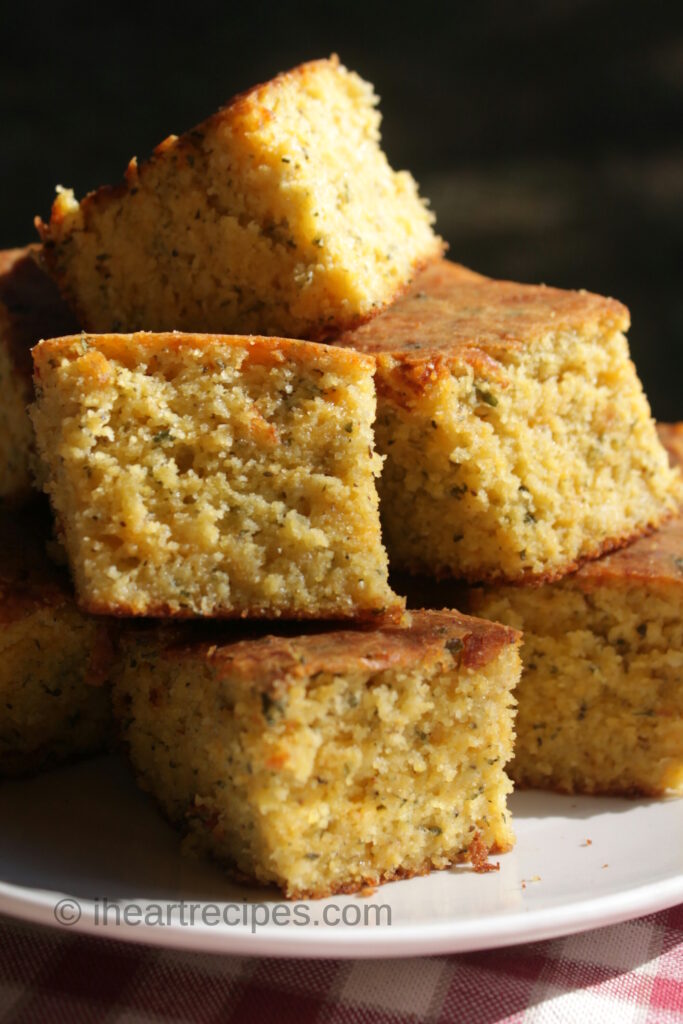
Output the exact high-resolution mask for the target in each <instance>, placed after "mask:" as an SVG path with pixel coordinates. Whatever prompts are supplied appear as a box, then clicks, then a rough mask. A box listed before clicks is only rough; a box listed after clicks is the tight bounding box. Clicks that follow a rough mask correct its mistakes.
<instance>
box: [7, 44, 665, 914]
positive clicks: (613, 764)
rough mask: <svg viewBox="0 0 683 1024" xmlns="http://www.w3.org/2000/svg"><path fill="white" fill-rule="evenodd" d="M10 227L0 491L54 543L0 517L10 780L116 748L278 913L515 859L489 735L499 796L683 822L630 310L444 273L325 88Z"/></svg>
mask: <svg viewBox="0 0 683 1024" xmlns="http://www.w3.org/2000/svg"><path fill="white" fill-rule="evenodd" d="M37 226H38V229H39V231H40V235H41V238H42V249H38V247H36V248H35V249H31V250H30V251H29V250H27V251H26V252H25V253H23V254H8V256H7V259H6V262H5V263H4V264H2V267H0V269H3V270H4V273H3V275H2V277H0V303H4V306H2V305H0V372H2V375H3V381H4V382H5V391H6V394H7V396H8V401H7V405H6V408H8V409H9V410H10V412H9V414H6V420H0V435H2V436H0V465H1V469H0V472H1V474H2V476H1V477H0V494H2V495H5V496H6V503H7V504H8V505H9V500H10V498H11V500H12V502H13V503H14V508H15V510H16V508H17V507H18V505H19V503H20V502H21V501H25V500H26V494H27V490H28V487H29V480H30V474H29V467H30V466H33V473H34V476H35V479H36V481H37V486H38V487H40V488H41V489H42V490H44V491H45V492H46V494H47V495H48V497H49V502H50V507H51V513H52V517H53V522H54V527H55V530H56V538H57V540H58V542H59V544H55V543H54V542H53V543H51V544H50V543H46V538H45V536H44V531H43V527H42V526H41V528H40V530H37V529H36V528H35V527H33V526H32V521H31V518H30V517H29V518H28V519H27V520H26V523H25V525H24V524H23V523H22V524H18V523H17V516H18V513H17V512H16V511H14V513H12V512H11V511H8V512H7V515H8V516H10V518H12V520H13V522H12V528H13V529H14V531H15V539H14V540H13V542H12V543H13V546H14V548H18V549H21V548H22V547H23V548H25V549H26V550H27V552H30V554H31V557H30V559H24V561H22V560H19V562H20V563H21V564H17V565H14V564H12V565H11V566H9V567H8V568H7V571H5V570H3V574H2V606H3V608H4V609H5V610H4V611H3V613H2V616H1V617H0V622H1V623H2V631H1V632H0V643H2V644H3V646H4V647H5V649H6V650H7V651H8V652H11V657H12V659H13V661H12V663H11V664H10V663H9V661H8V658H5V659H4V665H3V668H1V669H0V691H1V692H2V695H3V701H2V705H1V707H2V710H0V770H5V768H8V769H9V770H15V771H16V770H18V769H24V770H26V769H35V768H37V767H42V766H43V765H44V764H46V763H54V762H56V761H58V760H60V759H64V758H65V757H70V756H74V755H76V754H82V753H85V752H88V751H91V750H94V749H98V748H99V749H101V748H102V747H103V746H105V745H106V744H107V743H109V742H110V741H111V737H112V735H113V734H114V733H116V734H117V735H118V736H119V738H120V739H121V740H122V741H123V746H124V748H125V749H126V750H127V752H128V754H129V756H130V759H131V761H132V764H133V767H134V769H135V772H136V775H137V777H138V779H139V782H140V784H141V785H142V786H143V787H144V788H145V789H147V790H148V791H149V792H151V793H152V794H153V796H154V797H155V798H156V800H157V802H158V804H159V805H160V807H161V809H162V810H163V812H164V813H165V814H166V815H167V817H168V818H169V819H170V820H171V821H173V822H174V823H176V824H177V825H178V827H179V828H180V829H181V831H182V832H183V833H185V835H186V842H187V844H188V845H190V846H191V847H193V848H195V849H198V850H201V851H203V852H206V853H208V854H210V855H211V856H213V857H214V858H216V859H218V860H219V861H220V862H222V863H224V864H225V865H226V867H228V868H229V869H230V870H232V871H234V872H237V873H238V874H239V875H240V876H246V877H250V878H255V879H257V880H259V881H261V882H264V883H276V884H277V885H279V886H280V887H281V888H282V889H283V891H284V892H285V893H286V894H287V895H288V896H321V895H325V894H328V893H330V892H350V891H355V890H357V889H360V888H362V887H363V886H365V885H373V884H376V883H378V882H380V881H385V880H389V879H393V878H400V877H407V876H410V875H414V874H418V873H422V872H425V871H428V870H430V869H433V868H443V867H446V866H448V865H450V864H453V863H456V862H458V861H461V860H469V861H470V862H471V863H473V864H474V866H475V867H476V868H483V867H485V866H486V858H487V856H488V854H489V853H490V852H493V851H499V852H502V851H504V850H506V849H508V848H510V846H511V845H512V843H513V841H514V836H513V832H512V828H511V823H510V817H509V813H508V810H507V806H506V800H507V796H508V794H509V792H510V790H511V788H512V783H511V781H510V779H509V777H508V774H506V764H507V762H508V761H510V759H511V757H512V754H513V743H514V738H515V736H514V734H515V709H516V707H517V705H518V713H517V718H516V721H517V725H516V731H517V742H516V746H515V757H514V760H513V761H512V765H511V769H512V776H513V778H514V779H515V780H516V781H518V782H519V783H520V784H525V785H542V786H548V787H551V788H557V789H569V790H575V791H586V792H633V793H640V792H647V793H662V792H665V791H677V790H678V791H683V742H682V737H681V730H682V729H683V680H682V678H681V675H682V671H681V670H682V668H683V635H682V630H683V627H682V626H681V618H682V616H681V612H682V610H683V550H682V548H681V545H682V540H683V530H682V528H681V526H680V523H681V520H680V519H676V518H674V517H675V516H676V513H677V511H678V508H679V504H680V502H681V500H683V492H682V490H681V484H680V474H679V472H678V470H677V469H676V468H675V466H674V465H673V464H671V465H670V463H669V459H668V457H667V452H666V450H665V445H666V447H668V448H669V450H670V451H672V452H674V453H675V452H679V456H681V457H683V452H681V449H682V448H683V442H682V441H681V431H679V430H678V429H677V428H669V429H668V430H663V432H662V437H661V439H660V437H658V434H657V429H656V427H655V424H654V423H653V421H652V418H651V416H650V411H649V407H648V404H647V400H646V398H645V396H644V394H643V390H642V387H641V385H640V382H639V380H638V377H637V375H636V371H635V368H634V366H633V364H632V363H631V361H630V359H629V354H628V346H627V342H626V339H625V336H624V332H625V330H626V329H627V327H628V313H627V311H626V309H625V308H624V307H623V306H621V305H620V304H619V303H618V302H615V301H614V300H611V299H602V298H600V297H598V296H595V295H590V294H588V293H584V292H581V293H574V292H563V291H559V290H557V289H553V288H546V287H533V286H528V285H516V284H512V283H509V282H497V281H492V280H490V279H488V278H485V277H482V276H480V275H478V274H475V273H473V272H472V271H469V270H466V269H465V268H463V267H461V266H459V265H457V264H455V263H451V262H448V261H447V260H445V259H444V258H443V251H444V246H443V243H442V242H441V240H440V239H439V238H438V237H437V236H436V235H435V234H434V231H433V216H432V214H431V213H430V212H429V210H428V209H427V206H426V204H425V202H424V201H423V200H422V199H421V198H420V197H419V194H418V190H417V186H416V184H415V182H414V180H413V179H412V177H411V176H410V175H409V174H408V173H407V172H400V173H397V172H395V171H393V170H392V169H391V167H390V166H389V164H388V162H387V160H386V157H385V156H384V154H383V152H382V150H381V148H380V145H379V114H378V112H377V109H376V97H375V95H374V93H373V90H372V87H371V86H369V85H368V84H367V83H365V82H363V81H362V80H361V79H360V78H359V77H358V76H357V75H355V74H353V73H352V72H349V71H347V70H346V69H345V68H344V67H343V66H342V65H340V64H339V62H338V60H337V59H336V58H331V59H330V60H324V61H316V62H314V63H311V64H306V65H302V66H301V67H299V68H295V69H294V70H293V71H291V72H288V73H286V74H282V75H279V76H278V77H276V78H275V79H273V80H272V81H271V82H268V83H266V84H265V85H262V86H258V87H256V88H254V89H252V90H250V91H249V92H247V93H245V94H243V95H241V96H238V97H237V98H236V99H235V100H233V101H232V102H231V103H230V104H228V105H227V106H226V107H224V108H223V109H222V110H220V111H219V112H218V113H217V114H215V115H213V116H212V117H210V118H209V119H208V120H207V121H205V122H204V123H202V124H201V125H199V127H198V128H196V129H194V130H192V131H190V132H189V133H187V134H186V135H184V136H182V137H180V138H177V137H175V136H173V137H171V138H169V139H167V140H166V141H165V142H163V143H162V144H161V145H160V146H158V147H157V149H156V150H155V152H154V154H153V156H152V157H151V158H150V159H149V160H148V161H146V162H145V163H142V164H140V165H139V166H138V164H137V162H136V161H135V160H133V161H131V163H130V164H129V167H128V170H127V172H126V176H125V181H124V182H123V183H122V184H121V185H120V186H118V187H116V188H102V189H100V190H99V191H97V192H94V193H91V194H90V195H88V196H87V197H86V198H85V199H84V200H82V201H81V202H80V203H79V202H78V201H77V200H76V199H75V198H74V196H73V193H71V192H70V191H68V190H64V189H60V190H59V194H58V197H57V200H56V201H55V204H54V206H53V210H52V215H51V217H50V220H49V222H48V223H43V222H42V221H40V220H38V221H37ZM17 261H20V262H23V263H26V264H27V266H29V267H30V273H31V275H32V277H33V278H35V282H36V285H35V295H34V296H33V297H30V298H29V299H28V300H26V301H24V302H23V304H17V303H16V302H15V303H14V305H13V306H12V305H11V303H10V302H9V301H7V299H6V296H7V295H9V294H10V291H11V290H10V291H8V289H7V288H4V287H3V285H2V281H3V280H6V279H8V278H9V277H11V275H12V274H13V273H14V271H13V269H12V268H13V267H14V265H15V264H16V263H17ZM38 261H40V263H41V266H42V269H41V266H39V262H38ZM5 268H7V269H5ZM53 281H54V282H56V284H57V286H58V289H59V292H60V293H61V296H62V298H61V299H60V298H59V297H58V295H57V293H56V291H55V289H54V285H53V283H52V282H53ZM40 311H42V312H45V313H46V316H44V317H42V319H40V318H38V312H40ZM71 317H73V318H75V320H76V322H77V325H78V330H74V329H73V328H72V327H71V326H69V318H71ZM41 339H42V340H41ZM36 342H39V343H38V344H36V345H35V347H34V348H33V363H34V386H35V400H34V402H33V405H32V408H31V418H32V423H33V428H34V431H35V435H34V434H33V433H32V431H31V429H30V426H29V421H28V418H27V415H26V406H27V404H28V403H29V402H30V401H31V393H30V392H31V388H30V383H29V382H28V380H27V376H26V372H25V363H26V359H27V354H28V350H29V348H30V347H31V345H33V344H34V343H36ZM34 436H35V442H34ZM662 442H664V443H662ZM34 444H35V450H34ZM36 452H37V457H36ZM674 461H675V459H674ZM33 501H34V504H35V503H37V502H38V498H37V497H36V498H35V499H33ZM43 512H44V510H42V512H41V511H40V510H39V511H38V512H36V513H31V515H38V516H40V515H41V514H43ZM21 516H22V519H23V518H24V512H22V513H21ZM380 524H381V525H380ZM659 528H661V529H660V532H658V533H653V532H652V531H655V530H657V529H659ZM22 531H23V532H22ZM41 531H43V532H41ZM647 534H652V535H651V536H649V537H647V538H646V539H642V540H637V538H639V537H644V536H645V535H647ZM382 535H383V537H384V542H385V543H386V549H385V547H384V544H383V539H382ZM16 538H18V539H16ZM632 542H633V543H632ZM629 544H631V546H630V547H627V545H629ZM620 548H623V549H624V550H623V551H622V552H620V553H618V552H617V549H620ZM48 550H49V551H50V553H51V554H52V555H53V556H54V555H55V553H56V552H57V551H58V550H59V551H61V552H62V553H63V557H65V559H66V562H67V563H68V567H69V570H70V579H71V583H68V582H67V581H66V580H65V578H64V576H63V575H62V574H63V572H64V570H62V569H57V568H51V567H50V565H49V559H48ZM610 551H612V552H617V553H614V554H611V555H609V554H607V552H610ZM10 561H17V560H16V559H14V560H10ZM390 566H391V569H392V571H400V572H402V573H403V574H404V575H402V576H400V577H398V576H397V577H395V578H396V579H401V580H402V581H403V582H402V584H401V587H400V588H398V589H403V590H404V591H406V592H407V593H408V594H409V595H412V596H413V597H411V601H410V602H409V603H410V604H411V605H414V608H413V609H412V610H410V611H406V602H405V598H403V597H401V596H398V595H397V594H396V593H395V592H394V589H392V586H391V585H390V582H389V568H390ZM437 581H441V582H437ZM448 581H460V584H462V586H461V585H458V586H457V589H455V588H454V586H453V584H452V583H451V582H448ZM72 587H73V590H72V589H71V588H72ZM414 595H419V596H418V597H417V599H414ZM464 602H467V604H468V606H469V608H470V610H474V611H476V613H477V614H478V615H484V616H486V618H474V617H471V615H469V614H463V613H462V612H461V611H456V610H454V608H455V606H456V605H458V606H459V607H463V606H464V605H463V603H464ZM520 629H523V630H524V631H525V633H526V637H525V641H524V647H523V648H522V653H523V657H524V662H525V664H524V671H523V674H522V678H521V682H520V673H521V672H522V666H521V661H520V646H521V643H522V638H521V634H520V632H519V630H520ZM31 640H35V641H36V648H35V649H34V648H32V647H31V643H30V641H31ZM36 649H38V650H39V653H38V654H36ZM57 652H58V653H59V656H57ZM518 683H519V686H518ZM110 695H111V697H113V699H111V698H110ZM112 711H113V720H114V722H115V726H112V724H111V720H110V718H109V716H110V715H111V714H112ZM577 723H579V724H578V725H577ZM608 740H609V741H608Z"/></svg>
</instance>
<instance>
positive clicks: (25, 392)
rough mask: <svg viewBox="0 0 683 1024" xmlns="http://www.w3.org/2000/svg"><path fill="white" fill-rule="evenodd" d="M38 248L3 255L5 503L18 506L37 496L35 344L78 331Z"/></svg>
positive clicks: (0, 358)
mask: <svg viewBox="0 0 683 1024" xmlns="http://www.w3.org/2000/svg"><path fill="white" fill-rule="evenodd" d="M37 248H38V247H37V246H33V247H28V248H25V249H6V250H4V251H1V252H0V502H12V503H13V504H16V503H18V502H19V501H23V500H25V499H26V498H28V497H29V496H30V495H31V494H32V489H31V480H32V474H31V463H32V457H33V428H32V427H31V421H30V419H29V415H28V406H29V404H30V403H31V401H32V400H33V385H32V383H31V346H32V345H35V343H36V342H37V341H38V340H39V339H40V338H45V337H50V336H51V335H55V334H65V333H67V332H69V331H73V330H75V329H76V327H77V325H76V324H75V322H74V321H73V318H72V316H71V314H70V313H69V311H68V310H67V308H66V306H65V304H64V302H63V301H62V300H61V298H60V296H59V293H58V291H57V288H56V287H55V285H54V283H53V282H52V281H51V280H50V278H49V277H48V276H47V274H46V273H45V272H44V271H42V270H41V269H40V267H39V266H38V263H37V262H36V257H37V254H36V249H37Z"/></svg>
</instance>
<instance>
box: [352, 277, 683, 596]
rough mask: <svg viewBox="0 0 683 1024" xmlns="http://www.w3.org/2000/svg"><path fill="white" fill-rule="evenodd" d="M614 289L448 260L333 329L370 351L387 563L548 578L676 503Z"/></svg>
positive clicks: (639, 529)
mask: <svg viewBox="0 0 683 1024" xmlns="http://www.w3.org/2000/svg"><path fill="white" fill-rule="evenodd" d="M627 326H628V311H627V310H626V309H625V308H624V306H622V305H621V304H620V303H618V302H615V301H614V300H612V299H603V298H600V297H599V296H596V295H590V294H588V293H586V292H569V291H560V290H559V289H556V288H546V287H533V286H529V285H520V284H513V283H511V282H507V281H492V280H490V279H488V278H485V277H481V276H480V275H478V274H474V273H472V272H471V271H468V270H465V269H464V268H463V267H459V266H457V265H455V264H452V263H448V262H447V261H439V262H438V263H436V264H433V265H432V266H431V267H429V268H427V269H426V270H424V271H423V273H422V274H421V275H420V276H419V277H418V278H417V279H416V281H415V282H414V285H413V286H412V287H411V289H410V291H409V293H408V294H407V295H406V296H405V298H403V299H400V300H399V301H398V302H397V303H396V304H395V305H394V306H392V307H391V308H390V309H389V310H387V311H386V312H385V313H383V314H382V315H381V316H379V317H377V318H376V319H375V320H373V321H372V322H371V323H369V324H366V325H364V326H362V327H360V328H359V329H358V330H356V331H354V332H351V333H350V334H345V335H344V336H343V337H342V338H341V339H339V341H340V343H341V344H342V345H344V346H346V347H351V348H356V349H358V350H360V351H363V352H368V353H372V354H374V355H375V356H376V358H377V391H378V414H377V425H376V434H377V446H378V448H379V450H380V452H382V453H383V454H384V455H386V456H387V460H386V464H385V467H384V472H383V474H382V479H381V482H380V497H381V503H382V504H381V507H382V515H383V525H384V530H385V539H386V544H387V548H388V550H389V555H390V558H391V563H392V568H396V569H407V570H410V571H413V572H424V573H426V574H427V575H434V574H437V575H444V576H460V577H464V578H467V579H469V580H472V581H481V580H493V579H501V580H528V579H531V578H536V579H551V578H554V577H559V576H562V575H563V574H564V573H567V572H568V571H570V570H572V569H575V568H576V567H577V565H578V564H580V563H581V562H582V561H584V560H586V559H589V558H594V557H596V556H598V555H599V554H600V553H602V552H603V551H606V550H608V549H610V548H614V547H618V546H619V545H621V544H623V543H625V542H626V541H628V540H629V539H632V538H633V537H635V536H638V535H640V534H641V533H643V532H645V531H646V530H648V529H649V528H651V527H653V526H656V525H658V524H660V523H661V522H662V521H663V520H664V519H666V518H667V516H669V515H671V514H672V513H673V512H674V511H675V509H676V507H677V495H678V494H680V479H679V477H678V475H677V474H675V473H674V471H673V470H671V469H670V468H669V466H668V462H667V457H666V452H665V451H664V449H663V448H662V445H661V444H660V443H659V441H658V439H657V435H656V431H655V426H654V423H653V421H652V419H651V417H650V410H649V407H648V404H647V400H646V398H645V396H644V394H643V390H642V387H641V384H640V382H639V380H638V377H637V376H636V372H635V368H634V366H633V364H632V362H631V361H630V359H629V353H628V346H627V342H626V339H625V337H624V334H623V332H624V331H625V330H626V328H627Z"/></svg>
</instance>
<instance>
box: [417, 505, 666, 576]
mask: <svg viewBox="0 0 683 1024" xmlns="http://www.w3.org/2000/svg"><path fill="white" fill-rule="evenodd" d="M662 522H663V523H664V524H665V525H664V527H662V529H664V528H666V526H667V525H668V522H672V523H677V522H679V520H678V518H676V519H673V520H672V519H671V514H670V513H669V514H668V515H666V516H664V517H662V519H660V520H659V523H662ZM656 529H657V526H656V525H655V524H653V523H648V524H646V525H645V526H643V527H641V529H640V530H636V531H635V532H634V533H631V534H629V536H628V537H617V538H614V537H608V538H607V540H604V541H602V543H600V544H598V545H597V547H595V548H592V549H591V550H590V551H589V552H587V553H586V554H583V555H581V557H580V558H575V559H573V560H572V561H570V562H564V563H563V564H562V565H561V566H559V567H558V568H556V569H549V570H547V571H546V572H533V571H531V570H525V571H523V572H522V573H521V574H520V575H519V576H515V577H511V576H509V575H503V574H502V573H497V572H495V571H491V572H489V573H485V572H482V571H479V572H476V573H467V572H463V571H462V570H458V577H457V578H458V580H459V581H460V582H461V583H464V584H470V585H476V584H482V585H484V584H485V585H489V584H498V583H505V584H506V585H508V586H511V587H541V586H543V585H544V584H546V583H555V582H556V581H557V580H561V579H564V578H565V577H566V576H571V578H572V579H575V578H576V576H575V575H572V574H577V575H578V574H580V573H582V572H584V571H585V570H586V569H589V568H590V566H591V565H598V567H599V564H602V563H603V562H604V561H605V557H606V556H608V555H609V554H610V553H616V554H618V553H619V552H620V551H621V550H622V549H624V548H625V549H628V550H630V547H629V546H630V545H633V544H637V543H639V542H640V541H641V540H642V539H643V538H648V537H649V536H650V535H651V534H653V533H654V531H655V530H656ZM660 532H661V531H660ZM658 536H659V533H657V534H656V535H655V538H654V539H655V540H656V539H657V538H658ZM596 559H601V560H602V561H601V563H599V564H598V563H596V562H595V560H596ZM401 570H402V571H403V572H406V573H409V574H412V575H415V576H419V577H426V576H429V575H431V577H432V578H433V579H434V580H436V581H437V582H439V583H440V582H443V581H447V580H450V579H451V578H452V577H453V569H452V567H451V566H437V567H436V568H434V566H433V565H431V564H428V563H427V562H425V563H422V562H418V561H412V562H402V563H401Z"/></svg>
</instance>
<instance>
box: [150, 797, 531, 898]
mask: <svg viewBox="0 0 683 1024" xmlns="http://www.w3.org/2000/svg"><path fill="white" fill-rule="evenodd" d="M166 817H168V815H166ZM188 817H193V815H192V814H190V815H188ZM195 820H196V819H195ZM169 821H170V822H171V824H172V825H175V826H176V827H180V828H181V829H182V828H183V827H186V826H187V822H186V821H185V820H173V819H172V818H169ZM512 846H513V844H512V843H508V844H506V845H501V844H500V843H497V842H495V843H493V845H492V846H487V845H486V844H485V843H484V841H483V840H482V838H481V833H479V832H477V831H475V832H473V835H472V840H471V842H470V844H469V845H468V846H467V847H465V849H462V850H454V851H452V852H451V853H449V854H444V857H445V858H446V859H447V862H446V863H440V864H438V865H437V864H435V863H434V862H433V861H432V860H431V859H430V858H427V859H426V860H424V861H422V863H421V864H420V865H419V866H417V867H415V868H405V867H402V866H399V867H396V868H394V869H393V870H391V871H384V872H381V873H378V874H371V873H370V872H368V873H367V874H366V875H363V876H362V877H361V878H359V879H354V880H353V881H350V882H345V883H343V884H341V885H330V886H320V887H318V888H316V889H294V890H291V891H288V892H285V895H286V897H287V899H290V900H324V899H327V898H328V897H330V896H351V895H353V894H354V893H357V892H362V890H364V889H367V888H371V889H374V888H375V887H377V886H380V885H384V884H386V883H387V882H400V881H404V880H406V879H408V878H419V877H421V876H423V875H428V874H430V873H431V872H432V871H448V870H449V869H450V868H453V867H455V866H456V865H457V864H466V863H470V864H471V865H472V870H473V871H475V872H476V873H477V874H484V873H487V872H489V871H496V870H498V867H497V865H495V864H491V863H489V861H488V858H489V857H490V856H493V855H495V854H501V853H507V852H508V851H509V850H511V849H512ZM213 859H214V860H215V861H216V863H218V864H220V866H221V868H222V869H223V870H224V871H225V872H226V873H227V874H228V875H230V876H231V877H232V878H233V879H234V880H235V881H236V882H240V883H248V884H250V885H264V883H263V882H261V881H260V880H259V879H258V878H255V877H253V876H252V875H247V874H245V873H244V872H243V871H240V870H239V869H238V868H237V867H236V866H235V864H234V863H233V862H231V861H228V860H226V859H225V858H217V857H214V858H213Z"/></svg>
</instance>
